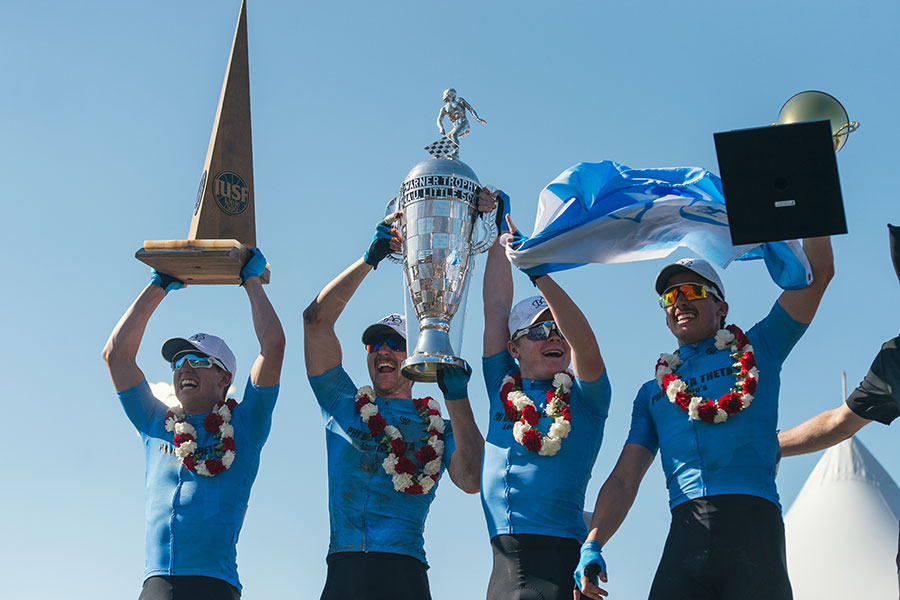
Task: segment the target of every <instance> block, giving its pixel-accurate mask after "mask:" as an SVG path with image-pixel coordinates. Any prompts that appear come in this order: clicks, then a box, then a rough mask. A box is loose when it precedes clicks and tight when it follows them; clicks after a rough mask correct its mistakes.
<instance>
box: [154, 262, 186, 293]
mask: <svg viewBox="0 0 900 600" xmlns="http://www.w3.org/2000/svg"><path fill="white" fill-rule="evenodd" d="M150 283H152V284H153V285H158V286H159V287H161V288H162V289H164V290H165V291H166V293H167V294H168V293H169V292H171V291H172V290H180V289H181V288H183V287H184V283H183V282H182V281H181V280H180V279H175V278H174V277H172V276H171V275H166V274H165V273H160V272H159V271H157V270H156V269H154V268H153V267H150Z"/></svg>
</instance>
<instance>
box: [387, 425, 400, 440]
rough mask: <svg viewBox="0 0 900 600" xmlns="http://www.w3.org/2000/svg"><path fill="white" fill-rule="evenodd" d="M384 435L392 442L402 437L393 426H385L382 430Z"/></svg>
mask: <svg viewBox="0 0 900 600" xmlns="http://www.w3.org/2000/svg"><path fill="white" fill-rule="evenodd" d="M384 434H385V435H386V436H388V437H389V438H390V439H392V440H396V439H397V438H401V437H403V436H402V435H401V434H400V430H399V429H397V428H396V427H394V426H393V425H387V426H385V428H384Z"/></svg>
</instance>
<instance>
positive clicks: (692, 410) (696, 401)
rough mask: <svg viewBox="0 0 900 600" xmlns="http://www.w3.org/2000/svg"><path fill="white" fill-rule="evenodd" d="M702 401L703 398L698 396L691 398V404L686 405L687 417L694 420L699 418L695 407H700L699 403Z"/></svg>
mask: <svg viewBox="0 0 900 600" xmlns="http://www.w3.org/2000/svg"><path fill="white" fill-rule="evenodd" d="M702 401H703V398H700V397H698V396H694V397H693V398H691V403H690V404H688V416H689V417H690V418H692V419H694V420H697V419H699V418H700V413H699V412H697V407H698V406H700V403H701V402H702Z"/></svg>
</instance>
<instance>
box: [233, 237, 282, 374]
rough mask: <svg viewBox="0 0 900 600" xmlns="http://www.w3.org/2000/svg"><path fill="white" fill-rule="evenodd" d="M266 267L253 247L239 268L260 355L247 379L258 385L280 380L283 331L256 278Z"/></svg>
mask: <svg viewBox="0 0 900 600" xmlns="http://www.w3.org/2000/svg"><path fill="white" fill-rule="evenodd" d="M265 270H266V259H265V257H264V256H263V255H262V253H261V252H260V251H259V250H258V249H256V248H254V249H253V250H252V254H251V256H250V260H249V261H247V264H246V265H245V266H244V268H243V269H242V270H241V280H242V281H243V286H244V289H245V290H246V291H247V297H248V298H249V299H250V314H251V315H252V317H253V329H254V330H255V331H256V339H258V340H259V356H257V357H256V361H255V362H254V363H253V367H252V368H251V369H250V381H251V382H252V383H253V385H256V386H259V387H272V386H273V385H275V384H277V383H278V382H279V380H280V379H281V363H282V361H283V360H284V330H283V329H282V327H281V321H279V320H278V315H277V314H275V309H274V308H272V303H271V302H269V297H268V296H266V292H265V291H263V287H262V282H260V280H259V276H260V275H261V274H262V273H263V272H264V271H265Z"/></svg>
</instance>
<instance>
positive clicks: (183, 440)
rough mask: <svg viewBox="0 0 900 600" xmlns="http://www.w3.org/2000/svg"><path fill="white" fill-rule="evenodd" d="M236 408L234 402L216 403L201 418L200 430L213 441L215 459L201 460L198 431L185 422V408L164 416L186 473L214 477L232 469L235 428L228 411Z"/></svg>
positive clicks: (175, 407) (171, 411)
mask: <svg viewBox="0 0 900 600" xmlns="http://www.w3.org/2000/svg"><path fill="white" fill-rule="evenodd" d="M236 406H237V401H236V400H235V399H234V398H229V399H228V400H219V401H218V402H216V405H215V406H214V407H213V409H212V411H211V412H210V413H209V414H208V415H206V416H205V417H204V418H203V429H205V430H206V431H209V432H210V433H212V434H213V437H214V438H216V439H217V440H219V441H218V443H216V445H215V447H214V448H213V453H214V454H215V455H216V458H207V459H202V458H201V457H200V452H199V449H198V447H197V430H196V429H195V428H194V426H193V425H191V424H190V423H188V422H187V421H186V420H185V418H184V408H182V407H181V406H173V407H172V408H170V409H169V410H168V411H167V412H166V431H168V432H171V433H174V434H175V456H177V457H178V458H179V459H180V460H181V464H183V465H184V468H186V469H187V470H188V471H195V472H197V473H199V474H200V475H204V476H206V477H213V476H215V475H218V474H219V473H221V472H222V471H225V470H227V469H229V468H231V463H233V462H234V427H233V426H232V425H231V411H233V410H234V408H235V407H236Z"/></svg>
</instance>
